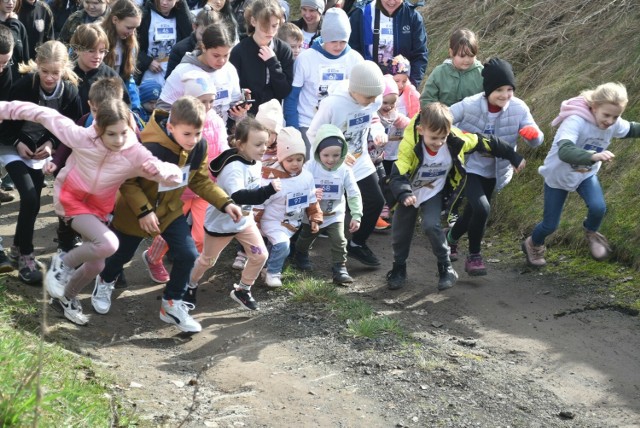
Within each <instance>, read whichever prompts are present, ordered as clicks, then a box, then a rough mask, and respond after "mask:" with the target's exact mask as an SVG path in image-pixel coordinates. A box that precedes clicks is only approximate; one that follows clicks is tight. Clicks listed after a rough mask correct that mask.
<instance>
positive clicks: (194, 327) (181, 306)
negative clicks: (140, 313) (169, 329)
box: [160, 299, 202, 333]
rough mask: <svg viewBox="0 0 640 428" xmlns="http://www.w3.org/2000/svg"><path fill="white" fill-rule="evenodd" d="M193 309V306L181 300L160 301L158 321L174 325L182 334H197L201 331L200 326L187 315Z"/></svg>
mask: <svg viewBox="0 0 640 428" xmlns="http://www.w3.org/2000/svg"><path fill="white" fill-rule="evenodd" d="M193 308H195V306H194V305H192V304H191V303H187V302H184V301H182V300H165V299H162V304H161V305H160V319H161V320H162V321H164V322H166V323H169V324H173V325H175V326H176V327H178V328H179V329H180V330H182V331H184V332H187V333H198V332H200V331H202V326H201V325H200V323H199V322H198V321H196V320H194V319H193V317H192V316H191V315H189V311H190V310H191V309H193Z"/></svg>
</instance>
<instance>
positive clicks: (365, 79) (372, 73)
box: [349, 61, 385, 97]
mask: <svg viewBox="0 0 640 428" xmlns="http://www.w3.org/2000/svg"><path fill="white" fill-rule="evenodd" d="M384 86H385V85H384V77H383V76H382V71H380V67H378V64H376V63H375V62H373V61H362V62H360V63H358V64H356V65H355V66H354V67H353V68H352V69H351V74H350V75H349V90H350V91H351V92H355V93H357V94H360V95H364V96H365V97H377V96H378V95H382V92H383V91H384Z"/></svg>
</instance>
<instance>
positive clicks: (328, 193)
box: [316, 180, 342, 200]
mask: <svg viewBox="0 0 640 428" xmlns="http://www.w3.org/2000/svg"><path fill="white" fill-rule="evenodd" d="M316 189H322V199H323V200H324V199H331V200H336V199H341V198H342V186H341V185H340V183H339V182H338V181H334V180H320V181H316Z"/></svg>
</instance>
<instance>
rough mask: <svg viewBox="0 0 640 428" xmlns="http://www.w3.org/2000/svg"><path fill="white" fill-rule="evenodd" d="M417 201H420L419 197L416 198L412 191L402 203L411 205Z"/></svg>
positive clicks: (406, 205) (407, 205)
mask: <svg viewBox="0 0 640 428" xmlns="http://www.w3.org/2000/svg"><path fill="white" fill-rule="evenodd" d="M416 202H418V198H416V195H414V194H413V193H412V194H411V196H407V197H406V198H404V201H402V205H404V206H405V207H410V206H411V205H415V203H416Z"/></svg>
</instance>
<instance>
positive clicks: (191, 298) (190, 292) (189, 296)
mask: <svg viewBox="0 0 640 428" xmlns="http://www.w3.org/2000/svg"><path fill="white" fill-rule="evenodd" d="M197 293H198V285H191V284H189V286H188V287H187V291H186V292H185V293H184V296H182V301H183V302H187V303H191V304H192V305H193V307H194V308H195V307H196V294H197Z"/></svg>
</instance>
